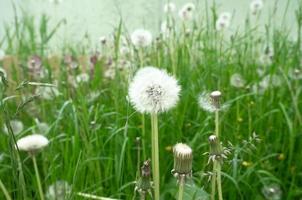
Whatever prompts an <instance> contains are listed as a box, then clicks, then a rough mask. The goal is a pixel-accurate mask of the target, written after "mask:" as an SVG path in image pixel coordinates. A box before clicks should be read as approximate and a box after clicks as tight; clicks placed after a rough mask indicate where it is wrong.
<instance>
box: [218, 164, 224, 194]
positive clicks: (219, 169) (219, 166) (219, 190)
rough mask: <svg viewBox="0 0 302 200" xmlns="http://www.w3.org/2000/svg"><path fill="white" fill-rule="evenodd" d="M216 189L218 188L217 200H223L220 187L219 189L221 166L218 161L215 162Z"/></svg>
mask: <svg viewBox="0 0 302 200" xmlns="http://www.w3.org/2000/svg"><path fill="white" fill-rule="evenodd" d="M217 187H218V198H219V200H223V198H222V187H221V165H220V163H219V162H218V161H217Z"/></svg>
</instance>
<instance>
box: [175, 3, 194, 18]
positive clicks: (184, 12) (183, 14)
mask: <svg viewBox="0 0 302 200" xmlns="http://www.w3.org/2000/svg"><path fill="white" fill-rule="evenodd" d="M194 10H195V5H194V4H193V3H187V4H185V5H184V6H183V7H182V8H181V9H180V10H179V12H178V16H179V17H180V19H182V20H184V21H187V20H191V19H192V18H193V13H194Z"/></svg>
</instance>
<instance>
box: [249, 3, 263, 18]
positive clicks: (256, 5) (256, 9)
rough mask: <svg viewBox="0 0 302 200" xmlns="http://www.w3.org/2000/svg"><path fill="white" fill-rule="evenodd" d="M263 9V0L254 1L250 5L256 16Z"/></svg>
mask: <svg viewBox="0 0 302 200" xmlns="http://www.w3.org/2000/svg"><path fill="white" fill-rule="evenodd" d="M262 8H263V1H262V0H252V2H251V4H250V10H251V13H252V14H253V15H256V14H257V13H258V12H259V11H261V10H262Z"/></svg>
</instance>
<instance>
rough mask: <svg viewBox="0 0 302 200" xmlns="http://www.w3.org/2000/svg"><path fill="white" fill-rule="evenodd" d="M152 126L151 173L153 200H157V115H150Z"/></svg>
mask: <svg viewBox="0 0 302 200" xmlns="http://www.w3.org/2000/svg"><path fill="white" fill-rule="evenodd" d="M151 124H152V136H151V137H152V139H151V140H152V172H153V182H154V197H155V198H154V199H155V200H159V196H160V193H159V148H158V119H157V114H156V113H152V114H151Z"/></svg>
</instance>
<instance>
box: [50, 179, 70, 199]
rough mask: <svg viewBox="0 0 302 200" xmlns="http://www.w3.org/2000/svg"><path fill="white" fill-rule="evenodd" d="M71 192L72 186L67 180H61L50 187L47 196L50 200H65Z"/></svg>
mask: <svg viewBox="0 0 302 200" xmlns="http://www.w3.org/2000/svg"><path fill="white" fill-rule="evenodd" d="M70 192H71V186H70V185H69V184H68V183H67V182H66V181H63V180H59V181H56V182H55V183H53V184H52V185H50V186H49V187H48V190H47V193H46V197H47V199H48V200H65V199H68V197H69V195H70Z"/></svg>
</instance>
